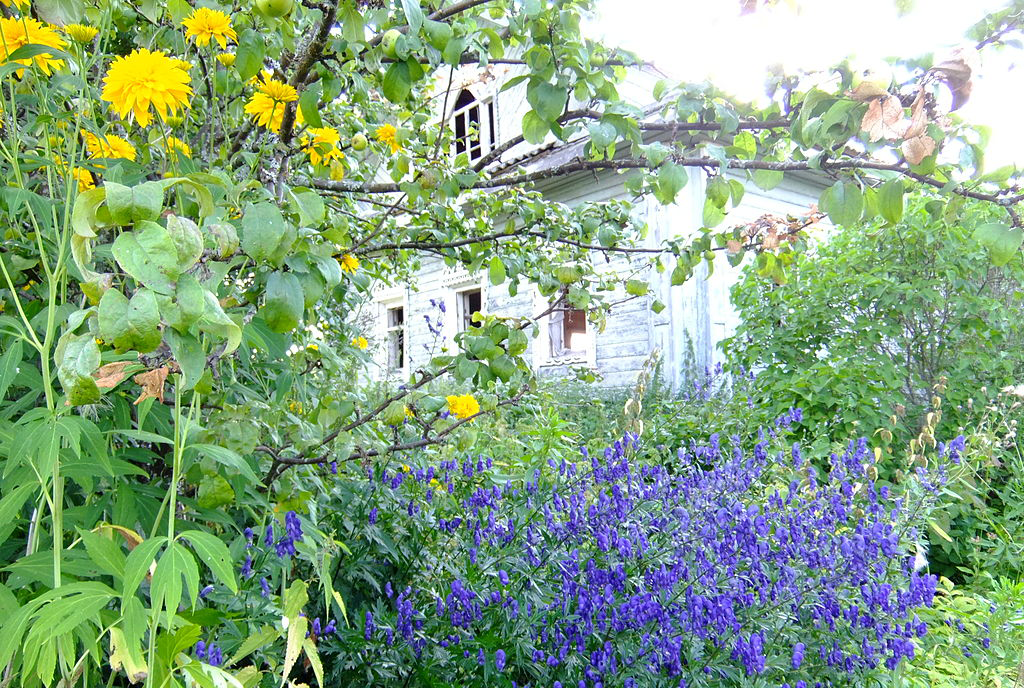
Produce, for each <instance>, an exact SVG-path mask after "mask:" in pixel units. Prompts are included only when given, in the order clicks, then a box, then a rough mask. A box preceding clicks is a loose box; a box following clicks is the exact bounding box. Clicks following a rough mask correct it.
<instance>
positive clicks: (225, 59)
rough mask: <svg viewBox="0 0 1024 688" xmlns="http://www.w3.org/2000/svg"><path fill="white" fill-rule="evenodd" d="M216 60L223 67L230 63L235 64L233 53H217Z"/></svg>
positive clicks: (228, 65)
mask: <svg viewBox="0 0 1024 688" xmlns="http://www.w3.org/2000/svg"><path fill="white" fill-rule="evenodd" d="M217 62H220V63H221V64H222V65H224V66H225V67H230V66H231V65H233V64H235V54H234V53H220V54H219V55H217Z"/></svg>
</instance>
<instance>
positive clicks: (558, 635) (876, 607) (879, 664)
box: [320, 410, 959, 688]
mask: <svg viewBox="0 0 1024 688" xmlns="http://www.w3.org/2000/svg"><path fill="white" fill-rule="evenodd" d="M800 417H801V414H800V412H799V410H794V411H792V412H790V413H787V414H786V415H785V416H784V417H782V418H780V419H778V421H777V423H776V425H775V427H773V428H772V429H771V430H770V431H768V432H762V433H761V435H760V437H759V438H758V440H757V441H756V442H754V443H753V445H752V446H746V445H744V444H743V443H742V442H741V441H740V438H738V437H733V438H730V439H729V440H728V441H725V440H723V439H722V438H721V437H719V436H717V435H714V436H712V437H711V438H710V439H709V440H708V441H707V442H706V443H697V442H692V443H690V445H689V446H687V447H684V448H681V449H679V450H678V451H677V452H676V453H674V454H671V455H667V456H663V457H662V459H663V460H662V461H660V462H659V461H651V460H649V459H647V460H640V459H639V457H640V456H641V455H642V454H641V453H640V452H638V447H639V445H640V440H639V438H637V437H636V436H633V435H627V436H626V437H624V438H623V439H622V440H621V441H618V442H616V443H614V445H613V446H612V447H609V448H608V449H606V450H605V451H603V452H598V453H595V454H590V453H589V452H588V451H587V450H586V449H583V450H581V453H580V454H579V456H578V460H576V461H562V462H555V461H551V462H549V463H547V464H545V465H542V466H541V467H538V468H535V469H533V470H532V471H528V472H527V474H526V476H525V478H520V477H514V476H512V475H509V474H507V473H506V472H505V468H504V466H502V465H499V464H497V463H495V462H493V461H491V460H490V459H487V458H483V457H476V456H474V457H466V458H463V459H461V460H457V459H453V458H447V459H444V460H442V461H441V462H440V463H439V464H429V465H428V464H424V465H422V466H410V465H400V464H399V465H389V466H383V465H378V466H376V467H368V468H366V475H365V477H364V482H363V484H362V485H361V486H357V487H352V486H348V487H346V488H344V490H345V494H346V495H347V501H346V502H345V503H344V505H343V508H337V509H335V510H334V512H333V515H332V516H331V517H330V518H329V519H327V520H328V522H329V523H331V524H332V526H333V527H334V528H336V529H338V531H340V532H339V533H338V534H337V537H338V539H339V540H344V541H346V542H349V543H359V544H357V545H353V551H352V552H351V556H350V557H347V558H346V560H345V563H343V564H342V566H341V568H340V569H339V571H338V574H337V579H338V580H345V581H348V582H349V583H350V584H351V583H352V582H353V581H355V580H357V579H361V581H362V583H361V584H360V585H354V586H353V587H350V588H349V589H348V591H347V594H346V596H345V599H346V600H347V601H348V603H349V614H350V622H351V623H350V624H348V625H346V626H345V627H339V630H338V633H337V634H335V635H333V636H331V637H329V638H325V639H324V641H323V642H322V643H321V645H320V652H321V655H322V656H323V657H324V658H325V664H328V665H330V666H331V667H332V671H331V674H330V677H333V678H335V679H337V680H339V681H341V680H348V681H351V680H359V681H365V682H367V683H372V684H373V685H396V686H397V685H473V686H477V685H479V686H509V687H512V686H526V685H540V686H555V687H556V688H560V687H562V686H564V687H566V688H570V687H572V688H577V687H578V688H603V686H646V685H659V686H660V685H670V686H677V685H678V686H688V687H693V688H696V687H698V686H785V685H788V686H791V687H793V688H797V687H799V688H805V687H809V686H837V685H861V684H863V683H864V682H866V681H868V680H869V678H871V677H875V678H877V677H878V676H879V675H880V674H883V673H887V672H891V671H892V670H894V669H895V668H896V667H897V666H898V665H899V664H900V663H901V661H903V660H904V659H906V658H910V657H913V656H914V654H915V650H916V648H917V646H918V642H919V638H921V637H923V636H924V635H925V634H926V632H927V627H926V625H925V624H924V623H923V622H922V621H921V618H920V617H919V616H918V610H919V609H921V608H924V607H928V606H929V605H930V604H931V602H932V598H933V595H934V593H935V589H936V578H935V577H934V576H932V575H928V574H927V573H925V572H923V571H921V570H920V567H921V566H922V565H923V564H924V560H923V559H922V558H921V556H920V551H919V550H917V549H916V547H917V541H918V539H919V533H918V529H917V527H916V524H917V523H918V522H919V521H920V519H921V517H922V515H923V514H924V513H925V512H926V511H927V509H928V508H929V506H930V504H931V502H932V501H933V499H934V497H933V495H934V493H935V492H936V491H937V489H938V486H939V485H940V484H941V482H942V480H943V476H944V474H945V469H944V465H945V462H947V461H949V460H951V459H954V458H956V456H955V454H956V448H957V447H958V446H959V443H951V446H952V447H953V449H949V448H944V451H943V455H940V456H939V457H937V458H933V461H932V465H931V466H930V467H929V468H920V469H919V470H918V471H917V473H916V479H911V480H909V481H907V482H906V483H905V484H904V485H903V486H902V489H901V491H900V494H899V495H897V494H896V493H895V492H894V491H892V490H890V488H889V487H888V486H886V485H880V484H876V483H875V482H874V481H873V480H872V477H873V476H875V475H876V471H877V468H876V467H875V465H874V462H875V455H874V453H873V452H871V451H870V450H869V449H868V447H867V444H866V442H865V441H863V440H861V441H859V442H853V443H851V444H850V445H849V447H848V449H847V451H846V452H844V453H843V454H842V455H832V456H831V457H829V458H828V459H827V460H824V461H820V460H819V459H818V457H805V456H804V455H803V453H802V452H801V449H800V447H799V446H797V445H791V444H789V440H787V439H786V438H785V436H786V434H787V430H788V428H789V427H790V426H791V424H793V423H794V422H796V421H798V420H799V419H800Z"/></svg>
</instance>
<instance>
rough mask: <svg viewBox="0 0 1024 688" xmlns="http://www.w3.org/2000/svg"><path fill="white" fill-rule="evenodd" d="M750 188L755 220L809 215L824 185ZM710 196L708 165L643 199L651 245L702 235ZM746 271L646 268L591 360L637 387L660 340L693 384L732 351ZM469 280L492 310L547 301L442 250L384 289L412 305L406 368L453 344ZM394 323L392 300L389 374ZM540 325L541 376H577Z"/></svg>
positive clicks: (671, 376)
mask: <svg viewBox="0 0 1024 688" xmlns="http://www.w3.org/2000/svg"><path fill="white" fill-rule="evenodd" d="M622 183H623V178H622V176H621V175H619V174H617V173H614V172H602V173H600V174H597V175H593V174H587V175H579V176H577V177H575V178H573V179H571V180H568V181H566V180H562V181H561V182H560V183H559V184H557V185H554V186H552V187H549V188H545V189H543V191H544V192H545V195H546V196H547V197H548V198H550V199H551V200H554V201H559V202H562V203H566V204H568V205H576V204H579V203H585V202H600V201H608V200H613V199H620V198H626V197H627V196H626V195H625V191H624V189H623V185H622ZM746 187H747V191H746V193H745V195H744V198H743V202H742V203H741V205H740V206H739V207H738V208H736V209H734V210H733V211H732V212H731V213H730V214H729V216H728V218H727V220H726V221H727V222H729V223H734V224H741V223H746V222H750V221H752V220H755V219H757V218H758V217H760V216H762V215H764V214H766V213H770V214H773V215H783V216H784V215H787V214H792V215H802V214H805V213H806V212H807V210H808V207H809V206H810V204H812V203H815V202H816V201H817V198H818V197H819V195H820V193H821V189H822V188H823V184H822V183H821V182H819V181H817V180H815V179H813V178H811V179H799V178H793V179H789V178H787V179H786V181H784V182H783V184H782V185H780V186H779V187H777V188H775V189H773V190H771V191H767V192H766V191H762V190H761V189H758V188H757V187H755V186H753V185H752V184H746ZM703 203H704V188H703V174H702V173H701V172H699V171H693V172H692V173H691V181H690V183H689V184H688V185H687V187H686V189H684V190H683V192H681V193H680V195H679V197H678V198H677V200H676V203H674V204H673V205H670V206H662V205H661V204H659V203H658V202H657V201H655V200H654V199H653V198H652V197H647V198H644V199H642V200H641V201H640V202H639V203H638V205H637V214H638V215H639V216H640V217H642V218H644V219H646V221H647V223H648V226H649V230H648V236H647V239H646V245H648V246H652V247H653V246H658V245H660V244H661V243H662V242H663V241H664V240H666V239H669V238H672V237H678V236H683V237H689V236H692V235H693V234H695V233H696V232H697V231H698V230H699V228H700V226H701V214H702V208H703ZM646 263H647V258H646V257H644V256H641V257H639V258H632V259H631V258H630V257H618V258H615V259H614V260H612V261H611V262H610V263H609V264H608V265H607V267H606V269H608V270H615V271H620V272H623V271H626V270H628V269H636V268H637V267H638V266H639V265H645V264H646ZM669 267H671V266H669ZM740 270H741V268H740V267H735V268H734V267H730V266H729V265H728V263H727V262H726V261H725V259H724V257H721V258H719V259H718V260H716V261H715V268H714V271H713V272H712V273H711V274H710V275H709V274H708V271H707V268H706V267H705V266H701V267H699V268H698V269H697V270H696V271H695V274H694V276H693V277H692V278H691V279H690V280H688V281H687V282H686V283H685V284H683V285H681V286H676V287H672V286H671V285H670V283H669V277H670V272H671V270H670V269H669V270H666V271H665V272H663V273H657V272H656V271H654V270H652V269H650V268H647V269H646V270H645V271H644V272H642V273H641V277H643V278H645V279H648V281H650V282H651V285H652V289H651V292H650V294H649V295H648V296H645V297H640V298H633V299H631V300H628V301H626V302H625V303H623V304H621V305H618V306H615V307H613V308H612V310H611V312H610V314H609V315H608V317H607V321H606V328H605V329H604V331H603V332H600V333H595V332H593V328H591V336H592V340H591V341H592V349H591V352H590V355H589V357H588V360H587V361H586V364H588V365H589V366H591V367H593V368H595V369H596V370H597V371H598V372H599V373H600V375H601V377H602V381H601V384H603V385H605V386H609V387H623V386H628V385H632V384H633V383H634V382H635V381H636V377H637V375H638V374H639V372H640V370H641V369H642V367H643V365H644V363H645V362H646V361H647V359H648V358H649V356H650V355H651V352H652V351H653V350H654V349H655V348H657V349H659V350H660V352H661V359H662V362H663V373H664V375H665V377H666V379H667V381H668V382H669V383H670V384H672V386H673V387H676V388H678V387H679V386H680V385H681V384H684V382H685V379H686V375H687V372H688V371H690V370H692V369H696V370H698V371H700V370H703V369H704V368H705V367H708V366H713V365H715V364H716V363H718V362H721V361H723V360H724V358H725V355H726V352H724V351H722V350H721V349H720V347H719V344H720V342H722V341H723V340H724V339H726V338H728V337H730V336H732V334H733V333H734V332H735V331H736V326H737V324H738V314H737V313H736V310H735V308H733V306H732V303H731V301H730V299H729V290H730V289H731V287H732V285H733V284H734V283H735V281H736V279H737V278H738V276H739V273H740ZM467 287H478V288H480V289H482V291H483V303H484V309H485V311H486V312H488V313H492V314H499V315H504V316H509V317H530V316H535V315H537V314H539V313H541V312H542V311H543V310H544V309H545V307H546V303H545V302H544V301H543V300H542V299H541V298H540V296H539V294H538V293H537V292H536V290H535V289H534V288H533V287H532V286H529V285H525V284H520V289H519V293H518V294H517V295H515V296H509V294H508V289H507V286H506V285H499V286H491V285H490V284H489V283H488V280H487V277H486V273H485V272H482V273H480V274H477V275H469V274H468V273H466V272H465V271H464V270H462V269H461V268H460V269H458V270H452V269H450V268H448V267H446V266H445V265H444V263H443V261H441V260H440V259H436V258H428V259H425V260H424V263H423V265H422V268H421V269H420V271H419V272H418V274H417V278H416V280H415V285H414V286H411V287H402V288H400V289H398V290H394V289H393V290H389V291H384V292H382V293H381V295H380V297H379V300H380V302H381V304H384V303H385V302H388V303H390V304H394V303H398V302H399V301H398V300H399V299H401V301H402V302H403V303H404V304H405V308H406V327H407V335H406V337H407V352H408V359H409V360H408V362H407V366H406V369H405V370H404V371H403V373H402V377H405V376H407V375H408V374H409V372H410V371H411V370H415V369H417V368H418V367H421V366H423V365H424V364H425V363H426V362H427V361H429V359H430V357H431V356H436V355H439V354H440V353H442V352H443V351H444V349H445V348H446V347H449V348H450V347H452V346H453V338H454V335H455V333H456V332H457V331H458V330H457V323H456V321H457V317H458V315H457V309H456V298H457V297H456V295H457V293H458V292H459V291H460V290H462V289H465V288H467ZM626 296H627V295H626V294H625V292H624V291H619V292H617V293H613V294H612V295H610V296H609V297H608V300H609V301H613V302H614V301H618V300H622V299H625V298H626ZM654 298H658V299H659V300H660V301H662V303H664V304H665V305H666V308H665V309H664V310H663V311H662V312H661V313H657V314H656V313H654V312H653V311H651V310H650V305H651V302H652V301H653V299H654ZM432 300H433V301H434V302H435V304H436V303H441V302H443V303H444V305H445V311H446V312H445V313H443V314H442V313H441V312H440V310H439V308H438V307H437V306H435V305H431V301H432ZM424 316H429V317H430V318H431V319H432V320H434V321H436V320H437V319H438V318H440V320H441V321H442V333H441V334H440V336H439V335H436V334H435V333H433V332H431V330H430V327H429V325H428V322H427V320H426V318H425V317H424ZM385 329H386V325H385V320H384V308H383V307H378V323H377V333H378V336H377V344H378V346H377V348H378V350H379V351H380V352H381V353H380V354H379V357H378V360H379V361H380V362H381V365H380V368H379V370H380V372H381V374H382V375H383V374H385V372H386V366H384V365H383V361H385V360H386V358H384V357H383V356H385V355H386V354H385V349H386V346H384V344H385V342H386V336H385ZM539 330H540V333H539V336H538V337H537V338H536V339H532V340H531V342H530V348H529V350H528V351H527V352H526V354H524V356H525V357H526V360H528V361H533V363H534V366H535V368H536V369H537V371H538V373H539V374H540V375H541V376H551V375H555V376H559V375H562V376H564V375H567V374H568V373H569V370H568V369H569V368H570V367H571V366H567V365H551V364H549V362H548V356H547V353H546V352H547V348H548V346H549V344H548V340H547V331H546V320H543V319H542V320H541V322H540V327H539ZM410 366H411V367H410Z"/></svg>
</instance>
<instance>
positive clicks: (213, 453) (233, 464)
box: [185, 443, 260, 483]
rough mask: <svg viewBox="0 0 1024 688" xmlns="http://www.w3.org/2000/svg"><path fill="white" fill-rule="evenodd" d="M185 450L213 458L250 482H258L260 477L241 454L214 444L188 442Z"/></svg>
mask: <svg viewBox="0 0 1024 688" xmlns="http://www.w3.org/2000/svg"><path fill="white" fill-rule="evenodd" d="M185 451H186V452H192V451H195V452H198V453H199V454H201V455H203V456H206V457H208V458H211V459H213V460H214V461H216V462H217V463H219V464H221V465H223V466H227V467H228V468H232V469H234V470H236V471H238V472H239V473H241V474H242V475H243V476H245V477H246V478H248V479H249V481H250V482H252V483H258V482H260V477H259V476H258V475H256V472H255V471H254V470H253V469H252V466H250V465H249V463H248V462H247V461H246V460H245V459H244V458H242V456H241V454H238V453H237V452H234V451H231V450H230V449H227V448H225V447H221V446H218V445H216V444H201V443H200V444H190V445H188V448H187V449H186V450H185Z"/></svg>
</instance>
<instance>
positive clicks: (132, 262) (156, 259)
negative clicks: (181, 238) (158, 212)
mask: <svg viewBox="0 0 1024 688" xmlns="http://www.w3.org/2000/svg"><path fill="white" fill-rule="evenodd" d="M111 252H112V253H113V254H114V259H115V260H116V261H117V264H118V265H120V266H121V269H122V270H124V271H125V272H127V273H128V274H129V275H131V276H132V277H133V278H135V280H136V281H137V282H140V283H142V284H144V285H146V286H147V287H149V288H150V289H153V290H155V291H158V292H160V293H161V294H170V293H172V292H173V291H174V286H173V283H174V280H175V279H176V278H177V277H178V274H179V270H178V250H177V248H176V247H175V245H174V240H173V239H172V238H171V235H170V234H169V233H168V231H167V230H166V229H164V228H163V227H161V226H160V225H158V224H156V223H155V222H142V223H140V224H139V229H137V230H136V231H133V232H122V233H121V234H120V235H119V236H118V237H117V238H116V239H114V245H113V246H112V247H111Z"/></svg>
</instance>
